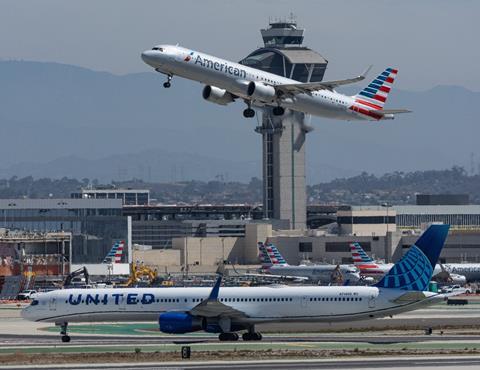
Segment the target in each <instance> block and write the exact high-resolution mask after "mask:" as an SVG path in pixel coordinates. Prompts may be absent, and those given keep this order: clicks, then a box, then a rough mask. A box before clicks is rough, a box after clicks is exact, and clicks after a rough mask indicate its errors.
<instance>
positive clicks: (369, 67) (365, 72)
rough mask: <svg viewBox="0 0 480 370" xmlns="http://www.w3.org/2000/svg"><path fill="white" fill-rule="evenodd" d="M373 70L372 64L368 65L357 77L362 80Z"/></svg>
mask: <svg viewBox="0 0 480 370" xmlns="http://www.w3.org/2000/svg"><path fill="white" fill-rule="evenodd" d="M372 68H373V64H370V65H369V66H368V67H367V69H366V70H365V71H363V73H362V74H361V75H360V76H359V77H362V80H363V79H364V78H365V77H367V75H368V72H370V70H371V69H372Z"/></svg>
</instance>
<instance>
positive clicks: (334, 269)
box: [258, 242, 360, 284]
mask: <svg viewBox="0 0 480 370" xmlns="http://www.w3.org/2000/svg"><path fill="white" fill-rule="evenodd" d="M258 250H259V252H260V256H259V257H260V260H261V262H262V270H263V271H265V272H266V273H268V274H272V275H274V276H290V277H294V276H296V277H300V278H301V277H304V278H308V279H309V280H311V281H313V282H315V283H319V284H330V283H332V282H336V281H344V282H349V283H357V282H358V281H359V280H360V274H359V270H358V269H357V268H356V267H355V266H351V265H330V264H323V265H317V264H310V265H297V266H292V265H289V264H288V263H287V261H286V260H285V258H283V256H282V255H281V253H280V251H279V250H278V248H277V247H276V246H275V245H273V244H272V243H268V242H265V243H261V242H260V243H258Z"/></svg>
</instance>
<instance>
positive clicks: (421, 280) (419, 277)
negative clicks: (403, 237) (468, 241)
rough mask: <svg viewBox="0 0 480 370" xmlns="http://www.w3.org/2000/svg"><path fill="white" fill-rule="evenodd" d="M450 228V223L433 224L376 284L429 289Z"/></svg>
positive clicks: (384, 286) (380, 286) (378, 285)
mask: <svg viewBox="0 0 480 370" xmlns="http://www.w3.org/2000/svg"><path fill="white" fill-rule="evenodd" d="M449 228H450V225H431V226H430V227H429V228H428V229H427V230H426V231H425V232H424V233H423V234H422V235H421V236H420V238H419V239H418V240H417V241H416V242H415V244H414V245H412V246H411V247H410V249H409V251H408V252H407V254H405V256H403V257H402V259H401V260H400V261H398V262H397V263H396V264H395V265H394V266H393V267H392V268H391V270H390V271H389V272H388V273H387V274H386V275H385V276H384V277H383V278H382V280H380V281H379V282H378V283H377V284H376V286H377V287H379V288H394V289H403V290H418V291H425V290H427V289H428V284H429V283H430V279H431V278H432V275H433V270H434V268H435V265H436V264H437V261H438V257H439V256H440V252H441V251H442V248H443V245H444V243H445V239H446V238H447V235H448V229H449Z"/></svg>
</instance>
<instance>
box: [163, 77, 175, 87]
mask: <svg viewBox="0 0 480 370" xmlns="http://www.w3.org/2000/svg"><path fill="white" fill-rule="evenodd" d="M172 77H173V76H172V75H167V82H165V83H164V84H163V87H164V88H166V89H168V88H169V87H170V86H172V84H171V83H170V81H172Z"/></svg>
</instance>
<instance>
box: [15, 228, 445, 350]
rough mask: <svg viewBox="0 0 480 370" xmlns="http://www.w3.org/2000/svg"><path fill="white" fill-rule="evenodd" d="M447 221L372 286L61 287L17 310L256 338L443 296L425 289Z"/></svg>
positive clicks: (64, 321)
mask: <svg viewBox="0 0 480 370" xmlns="http://www.w3.org/2000/svg"><path fill="white" fill-rule="evenodd" d="M448 229H449V225H432V226H430V227H429V228H428V229H427V230H426V231H425V233H424V234H423V235H422V236H421V237H420V238H419V239H418V240H417V242H416V243H415V244H414V245H413V246H412V247H411V248H410V250H409V251H408V252H407V253H406V254H405V256H404V257H403V258H402V259H401V260H400V261H399V262H397V263H396V264H395V265H394V266H393V267H392V269H391V270H390V271H389V272H388V273H387V274H386V275H385V276H384V277H383V278H382V280H380V281H379V282H378V283H377V284H376V285H375V286H323V287H322V286H294V287H287V286H267V287H222V288H221V287H220V285H221V282H222V274H221V273H220V274H219V277H218V279H217V281H216V282H215V285H214V287H213V288H212V289H209V288H200V287H198V288H118V289H64V290H57V291H52V292H48V293H44V294H40V295H38V296H37V297H36V298H35V299H34V300H33V301H32V302H31V304H30V305H29V306H28V307H26V308H24V309H23V310H22V316H23V317H24V318H25V319H27V320H31V321H38V322H53V323H55V324H56V325H59V326H61V335H62V341H64V342H68V341H70V337H69V336H68V335H67V325H68V323H69V322H102V321H149V320H152V321H157V320H158V323H159V329H160V331H162V332H164V333H170V334H183V333H190V332H195V331H200V330H203V331H206V332H208V333H219V334H220V335H219V339H220V340H238V338H239V336H238V334H237V332H238V331H242V330H245V331H246V332H245V333H244V334H243V335H242V338H243V340H246V341H247V340H261V339H262V336H261V334H260V333H258V332H256V331H255V325H256V324H259V323H269V322H277V323H282V322H308V323H312V324H313V323H315V322H338V321H352V320H365V319H373V318H379V317H385V316H390V315H394V314H399V313H401V312H406V311H411V310H414V309H417V308H419V307H424V306H427V305H430V304H433V303H436V302H439V301H441V300H442V299H444V297H445V296H444V295H442V294H439V293H434V292H430V291H428V287H429V282H430V278H431V277H432V273H433V268H434V266H435V264H436V263H437V260H438V256H439V255H440V252H441V250H442V247H443V244H444V242H445V239H446V237H447V234H448Z"/></svg>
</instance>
